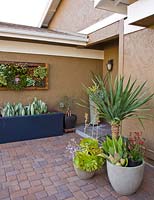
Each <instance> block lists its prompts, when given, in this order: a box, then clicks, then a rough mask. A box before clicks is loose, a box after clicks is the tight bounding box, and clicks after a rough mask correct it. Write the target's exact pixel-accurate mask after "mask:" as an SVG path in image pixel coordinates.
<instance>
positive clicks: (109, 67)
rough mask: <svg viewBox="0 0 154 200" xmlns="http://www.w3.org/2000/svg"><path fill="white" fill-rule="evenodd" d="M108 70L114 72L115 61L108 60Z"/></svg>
mask: <svg viewBox="0 0 154 200" xmlns="http://www.w3.org/2000/svg"><path fill="white" fill-rule="evenodd" d="M106 67H107V70H108V71H112V68H113V59H111V60H108V62H107V64H106Z"/></svg>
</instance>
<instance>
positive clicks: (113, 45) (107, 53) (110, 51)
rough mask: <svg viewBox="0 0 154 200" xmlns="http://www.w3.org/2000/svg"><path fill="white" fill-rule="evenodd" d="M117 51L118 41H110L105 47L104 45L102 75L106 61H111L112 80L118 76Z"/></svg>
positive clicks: (105, 70)
mask: <svg viewBox="0 0 154 200" xmlns="http://www.w3.org/2000/svg"><path fill="white" fill-rule="evenodd" d="M118 50H119V44H118V41H111V42H109V43H108V44H107V45H105V48H104V62H103V75H106V73H107V72H108V71H107V68H106V64H107V62H108V60H111V59H113V69H112V71H111V74H112V77H113V79H114V78H115V77H116V76H117V74H118V55H119V53H118Z"/></svg>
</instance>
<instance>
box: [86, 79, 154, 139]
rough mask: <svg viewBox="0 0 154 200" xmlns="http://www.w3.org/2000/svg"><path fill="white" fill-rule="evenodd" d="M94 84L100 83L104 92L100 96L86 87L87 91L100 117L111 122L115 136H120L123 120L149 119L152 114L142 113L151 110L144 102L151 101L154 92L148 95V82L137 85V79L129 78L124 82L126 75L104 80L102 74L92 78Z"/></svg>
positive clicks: (99, 86)
mask: <svg viewBox="0 0 154 200" xmlns="http://www.w3.org/2000/svg"><path fill="white" fill-rule="evenodd" d="M92 81H93V83H94V84H96V85H98V88H99V90H100V91H101V93H102V94H103V96H102V97H101V98H100V96H99V95H98V94H97V93H96V92H93V91H91V90H90V89H89V88H88V87H86V91H87V93H88V95H89V96H90V98H91V99H92V100H93V102H94V103H95V104H96V106H97V110H98V113H99V114H100V117H101V118H103V119H105V120H106V121H107V122H109V123H110V124H111V131H112V136H113V137H118V136H119V127H120V124H121V121H122V120H124V119H126V118H130V117H134V118H137V119H139V121H140V122H141V123H142V119H147V118H148V117H149V116H150V115H148V114H147V115H146V113H144V114H143V115H141V114H140V112H139V111H141V112H142V113H143V112H145V111H147V110H149V109H150V107H149V106H148V105H146V106H145V107H143V105H144V104H146V103H147V102H149V101H150V100H151V99H152V97H153V95H154V94H150V95H148V94H147V92H146V91H145V90H144V87H145V84H146V82H144V83H143V84H141V85H136V82H137V80H135V81H131V78H129V79H128V81H127V82H126V84H124V77H117V78H115V80H114V81H112V79H111V77H110V76H107V78H106V80H102V78H101V77H100V76H95V78H94V79H93V80H92Z"/></svg>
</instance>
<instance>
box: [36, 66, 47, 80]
mask: <svg viewBox="0 0 154 200" xmlns="http://www.w3.org/2000/svg"><path fill="white" fill-rule="evenodd" d="M46 76H47V69H46V68H45V67H42V66H39V67H37V68H36V69H34V77H36V78H40V79H41V80H43V79H44V78H45V77H46Z"/></svg>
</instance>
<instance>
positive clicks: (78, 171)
mask: <svg viewBox="0 0 154 200" xmlns="http://www.w3.org/2000/svg"><path fill="white" fill-rule="evenodd" d="M74 170H75V172H76V174H77V176H78V177H79V178H80V179H83V180H86V179H90V178H92V177H93V176H94V174H95V172H86V171H83V170H81V169H79V168H77V167H76V166H75V165H74Z"/></svg>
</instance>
